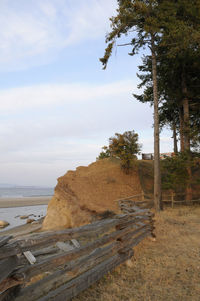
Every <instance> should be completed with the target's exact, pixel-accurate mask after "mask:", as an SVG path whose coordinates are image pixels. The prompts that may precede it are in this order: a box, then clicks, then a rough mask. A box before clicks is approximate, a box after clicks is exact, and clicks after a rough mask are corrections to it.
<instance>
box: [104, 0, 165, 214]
mask: <svg viewBox="0 0 200 301" xmlns="http://www.w3.org/2000/svg"><path fill="white" fill-rule="evenodd" d="M159 14H160V12H159V1H157V0H149V1H145V0H140V1H139V0H135V1H134V0H118V9H117V16H115V17H112V18H111V19H110V20H111V28H112V31H111V32H110V33H109V34H108V35H107V38H106V43H108V46H107V48H106V50H105V54H104V57H103V58H101V59H100V61H101V62H102V64H103V66H104V69H105V68H106V66H107V63H108V60H109V58H110V56H111V54H112V50H113V47H114V45H115V43H116V40H117V39H119V38H120V37H121V36H122V35H127V34H130V35H132V36H133V35H134V37H133V38H132V39H131V41H130V43H127V44H125V46H126V45H131V46H132V51H131V53H130V55H134V54H135V53H137V52H138V51H139V49H141V48H143V47H145V46H147V47H148V48H149V49H150V52H151V63H152V81H153V100H154V202H155V208H156V210H157V211H160V210H161V209H162V204H161V172H160V141H159V114H158V91H157V56H156V55H157V52H156V48H157V43H158V41H159V39H160V35H159V34H160V33H161V32H160V26H159V22H158V16H159ZM132 32H133V33H134V34H133V33H132Z"/></svg>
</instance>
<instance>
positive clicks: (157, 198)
mask: <svg viewBox="0 0 200 301" xmlns="http://www.w3.org/2000/svg"><path fill="white" fill-rule="evenodd" d="M151 52H152V79H153V98H154V205H155V209H156V211H160V210H162V201H161V171H160V137H159V113H158V87H157V61H156V53H155V44H154V37H153V35H152V36H151Z"/></svg>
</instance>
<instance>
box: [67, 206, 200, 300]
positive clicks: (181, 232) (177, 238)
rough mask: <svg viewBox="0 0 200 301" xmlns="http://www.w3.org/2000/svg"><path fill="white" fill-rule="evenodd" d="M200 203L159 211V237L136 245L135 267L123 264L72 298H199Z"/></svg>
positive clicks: (133, 261) (157, 217)
mask: <svg viewBox="0 0 200 301" xmlns="http://www.w3.org/2000/svg"><path fill="white" fill-rule="evenodd" d="M199 216H200V207H198V206H196V207H179V208H175V209H171V208H169V209H166V210H165V211H163V212H161V213H160V214H157V215H156V237H157V238H156V241H155V242H154V241H152V240H151V239H149V238H147V239H145V240H144V241H143V242H142V243H141V244H140V245H139V246H137V247H136V248H135V255H134V258H133V259H132V267H130V265H129V267H127V266H126V265H125V264H123V265H121V266H120V267H118V268H117V269H115V271H113V272H112V273H110V274H108V275H106V276H105V277H104V278H103V279H102V280H101V281H99V282H98V283H97V284H95V285H93V286H92V287H91V288H90V289H88V290H86V291H85V292H83V293H82V294H80V295H79V296H78V297H76V298H74V299H73V301H86V300H87V301H111V300H112V301H143V300H144V301H179V300H180V301H183V300H184V301H199V300H200V297H199V296H200V261H199V258H200V253H199V242H200V219H199Z"/></svg>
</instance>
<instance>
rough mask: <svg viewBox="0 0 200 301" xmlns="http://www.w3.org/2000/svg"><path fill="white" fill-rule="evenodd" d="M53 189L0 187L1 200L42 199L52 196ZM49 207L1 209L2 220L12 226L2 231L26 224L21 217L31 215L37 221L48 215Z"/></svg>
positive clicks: (0, 217) (0, 216) (0, 218)
mask: <svg viewBox="0 0 200 301" xmlns="http://www.w3.org/2000/svg"><path fill="white" fill-rule="evenodd" d="M53 194H54V189H53V188H48V187H47V188H46V187H32V186H16V187H0V199H1V198H10V199H11V198H23V197H40V196H52V195H53ZM46 211H47V205H37V206H26V207H13V208H0V220H5V221H7V222H9V223H10V225H9V226H8V227H6V228H4V229H1V228H0V231H4V230H8V229H11V228H13V227H16V226H20V225H23V224H26V219H20V216H21V215H31V216H30V218H33V219H35V220H37V219H39V218H41V217H43V216H45V215H46Z"/></svg>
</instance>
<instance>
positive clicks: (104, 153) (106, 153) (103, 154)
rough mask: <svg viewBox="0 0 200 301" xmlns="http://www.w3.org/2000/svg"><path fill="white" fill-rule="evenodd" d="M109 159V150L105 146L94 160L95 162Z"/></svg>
mask: <svg viewBox="0 0 200 301" xmlns="http://www.w3.org/2000/svg"><path fill="white" fill-rule="evenodd" d="M109 157H110V150H109V148H108V147H107V146H103V147H102V151H101V152H100V154H99V156H98V157H97V158H96V159H97V160H101V159H105V158H109Z"/></svg>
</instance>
